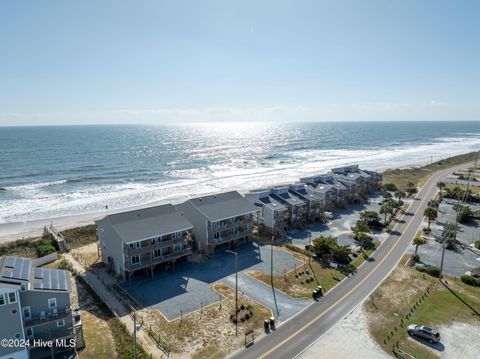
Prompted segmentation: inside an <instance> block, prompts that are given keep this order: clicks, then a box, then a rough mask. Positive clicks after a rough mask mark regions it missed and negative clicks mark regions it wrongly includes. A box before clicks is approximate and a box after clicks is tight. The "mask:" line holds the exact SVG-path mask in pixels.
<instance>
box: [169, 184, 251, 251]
mask: <svg viewBox="0 0 480 359" xmlns="http://www.w3.org/2000/svg"><path fill="white" fill-rule="evenodd" d="M175 207H176V208H177V210H178V211H179V212H180V213H181V215H182V216H184V217H185V218H186V219H188V221H189V222H191V223H192V224H193V234H194V238H195V243H196V248H197V249H198V250H199V251H201V252H202V253H204V254H206V255H213V254H214V251H215V248H216V247H221V248H229V247H230V245H232V244H236V243H239V242H246V241H250V240H252V239H253V217H254V214H256V213H257V212H258V211H259V209H258V208H257V207H256V206H254V205H253V204H252V203H250V202H249V201H247V200H246V199H245V198H244V197H242V195H240V193H238V192H236V191H232V192H225V193H219V194H214V195H209V196H204V197H198V198H192V199H189V200H188V201H186V202H183V203H180V204H178V205H176V206H175Z"/></svg>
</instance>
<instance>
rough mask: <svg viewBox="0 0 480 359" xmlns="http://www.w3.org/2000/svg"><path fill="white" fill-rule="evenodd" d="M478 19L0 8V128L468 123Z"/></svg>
mask: <svg viewBox="0 0 480 359" xmlns="http://www.w3.org/2000/svg"><path fill="white" fill-rule="evenodd" d="M478 14H480V1H478V0H472V1H467V0H465V1H453V0H452V1H441V0H440V1H439V0H435V1H434V0H432V1H427V0H423V1H422V0H398V1H386V0H358V1H357V0H351V1H341V0H332V1H320V0H317V1H298V0H297V1H279V0H272V1H247V0H242V1H235V2H234V1H222V0H219V1H206V0H205V1H181V0H174V1H161V0H158V1H145V0H143V1H119V0H117V1H85V0H83V1H60V0H59V1H45V0H44V1H8V0H0V125H23V124H59V123H65V124H79V123H129V122H148V123H166V122H177V121H186V122H191V121H358V120H373V121H375V120H409V121H417V120H479V119H480V66H479V64H480V22H479V21H478Z"/></svg>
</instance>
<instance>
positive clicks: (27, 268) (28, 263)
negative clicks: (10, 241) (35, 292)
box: [20, 260, 32, 280]
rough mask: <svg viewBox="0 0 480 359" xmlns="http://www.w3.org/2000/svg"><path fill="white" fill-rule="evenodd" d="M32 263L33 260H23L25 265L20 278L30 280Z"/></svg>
mask: <svg viewBox="0 0 480 359" xmlns="http://www.w3.org/2000/svg"><path fill="white" fill-rule="evenodd" d="M31 265H32V262H31V261H29V260H24V261H23V267H22V271H21V273H20V278H21V279H22V280H28V279H29V278H30V267H31Z"/></svg>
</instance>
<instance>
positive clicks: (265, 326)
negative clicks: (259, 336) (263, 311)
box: [263, 319, 270, 332]
mask: <svg viewBox="0 0 480 359" xmlns="http://www.w3.org/2000/svg"><path fill="white" fill-rule="evenodd" d="M263 328H264V329H265V331H266V332H268V329H269V328H270V319H265V320H264V321H263Z"/></svg>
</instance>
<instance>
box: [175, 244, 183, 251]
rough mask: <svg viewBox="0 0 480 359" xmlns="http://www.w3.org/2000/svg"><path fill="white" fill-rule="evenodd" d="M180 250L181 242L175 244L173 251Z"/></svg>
mask: <svg viewBox="0 0 480 359" xmlns="http://www.w3.org/2000/svg"><path fill="white" fill-rule="evenodd" d="M181 250H182V245H181V244H175V247H174V251H175V252H180V251H181Z"/></svg>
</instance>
